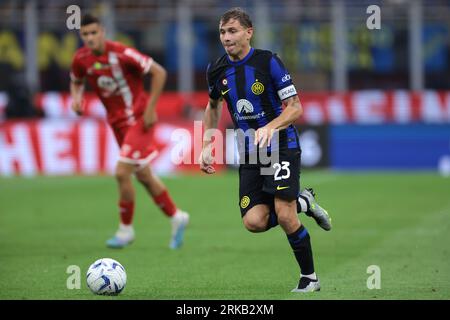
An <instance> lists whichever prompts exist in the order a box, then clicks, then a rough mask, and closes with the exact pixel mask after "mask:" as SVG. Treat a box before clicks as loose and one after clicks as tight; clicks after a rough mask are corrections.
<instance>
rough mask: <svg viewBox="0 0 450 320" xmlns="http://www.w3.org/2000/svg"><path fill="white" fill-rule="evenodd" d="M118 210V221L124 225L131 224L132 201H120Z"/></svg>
mask: <svg viewBox="0 0 450 320" xmlns="http://www.w3.org/2000/svg"><path fill="white" fill-rule="evenodd" d="M119 210H120V222H122V223H123V224H125V225H129V224H131V222H132V221H133V214H134V201H120V202H119Z"/></svg>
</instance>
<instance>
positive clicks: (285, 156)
mask: <svg viewBox="0 0 450 320" xmlns="http://www.w3.org/2000/svg"><path fill="white" fill-rule="evenodd" d="M300 159H301V151H300V150H298V149H285V150H282V151H280V153H279V161H278V162H277V163H271V164H270V165H261V164H241V165H240V167H239V207H240V208H241V216H244V215H245V214H246V213H247V211H248V210H250V209H251V208H252V207H253V206H255V205H257V204H267V205H269V206H271V205H273V201H274V197H277V198H281V199H284V200H288V201H291V200H295V199H297V197H298V194H299V190H300ZM269 167H272V169H273V170H272V172H273V173H272V174H270V175H263V174H261V170H262V169H263V168H265V169H268V168H269Z"/></svg>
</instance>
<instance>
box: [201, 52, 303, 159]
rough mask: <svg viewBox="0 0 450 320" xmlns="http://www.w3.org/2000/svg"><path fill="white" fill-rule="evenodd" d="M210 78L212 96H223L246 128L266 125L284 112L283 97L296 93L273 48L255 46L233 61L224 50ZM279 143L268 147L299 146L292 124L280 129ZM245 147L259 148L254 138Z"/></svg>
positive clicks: (238, 123)
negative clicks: (239, 58)
mask: <svg viewBox="0 0 450 320" xmlns="http://www.w3.org/2000/svg"><path fill="white" fill-rule="evenodd" d="M207 82H208V91H209V96H210V98H211V99H214V100H219V99H220V98H224V99H225V100H226V102H227V105H228V111H229V112H230V115H231V118H232V119H233V122H234V125H235V128H236V129H241V130H243V131H244V132H246V131H247V130H249V129H254V130H257V129H258V128H261V127H264V126H265V125H266V124H268V123H269V122H270V121H272V120H273V119H275V118H276V117H278V116H279V115H280V114H281V112H282V111H283V109H282V100H285V99H287V98H290V97H292V96H295V95H297V91H296V89H295V86H294V85H293V83H292V80H291V77H290V75H289V73H288V71H287V70H286V68H285V67H284V65H283V63H282V62H281V60H280V58H278V56H277V55H276V54H273V53H272V52H270V51H267V50H259V49H254V48H251V49H250V52H249V53H248V54H247V56H246V57H245V58H244V59H242V60H240V61H231V60H230V59H229V57H228V55H226V54H225V55H223V56H222V57H221V58H219V59H218V60H217V61H215V62H214V63H210V64H209V65H208V69H207ZM278 143H279V145H278V146H277V143H276V142H275V143H272V144H271V147H269V148H268V150H269V151H270V149H272V150H275V148H277V147H278V148H279V149H285V148H288V149H300V143H299V140H298V132H297V130H296V129H295V127H294V126H293V125H290V126H289V127H288V128H286V129H284V130H280V132H279V140H278ZM241 147H242V146H241ZM244 148H245V153H251V152H254V151H255V150H256V147H255V146H254V145H253V142H252V141H251V142H249V141H247V143H245V146H244ZM241 151H244V150H241Z"/></svg>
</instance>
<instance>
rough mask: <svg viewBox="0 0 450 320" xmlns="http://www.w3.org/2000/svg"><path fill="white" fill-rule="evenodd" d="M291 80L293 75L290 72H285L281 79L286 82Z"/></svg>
mask: <svg viewBox="0 0 450 320" xmlns="http://www.w3.org/2000/svg"><path fill="white" fill-rule="evenodd" d="M289 80H291V75H290V74H285V75H284V77H283V78H281V81H283V82H286V81H289Z"/></svg>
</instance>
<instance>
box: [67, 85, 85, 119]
mask: <svg viewBox="0 0 450 320" xmlns="http://www.w3.org/2000/svg"><path fill="white" fill-rule="evenodd" d="M83 93H84V81H83V80H80V79H72V80H71V81H70V96H71V97H72V105H71V107H72V110H73V111H74V112H75V113H76V114H77V115H79V116H80V115H81V114H82V113H83Z"/></svg>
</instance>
